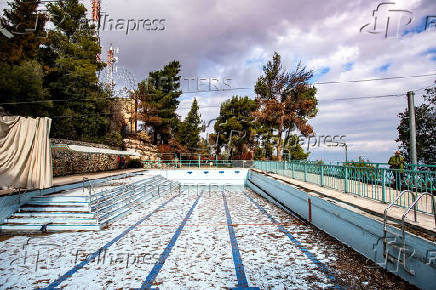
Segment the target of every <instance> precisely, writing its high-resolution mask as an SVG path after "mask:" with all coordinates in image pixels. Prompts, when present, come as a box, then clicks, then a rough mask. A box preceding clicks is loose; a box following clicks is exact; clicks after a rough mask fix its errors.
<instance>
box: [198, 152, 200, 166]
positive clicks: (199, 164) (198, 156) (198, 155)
mask: <svg viewBox="0 0 436 290" xmlns="http://www.w3.org/2000/svg"><path fill="white" fill-rule="evenodd" d="M200 167H201V165H200V154H198V168H200Z"/></svg>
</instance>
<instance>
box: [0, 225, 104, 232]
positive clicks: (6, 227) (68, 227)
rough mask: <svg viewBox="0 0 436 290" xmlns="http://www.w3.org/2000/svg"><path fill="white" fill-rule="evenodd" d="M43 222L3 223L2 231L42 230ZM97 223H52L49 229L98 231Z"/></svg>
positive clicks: (0, 226) (0, 228)
mask: <svg viewBox="0 0 436 290" xmlns="http://www.w3.org/2000/svg"><path fill="white" fill-rule="evenodd" d="M42 226H43V224H2V225H0V230H1V231H41V227H42ZM98 230H100V226H99V225H97V224H50V225H47V231H49V232H50V231H98Z"/></svg>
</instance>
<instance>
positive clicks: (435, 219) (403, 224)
mask: <svg viewBox="0 0 436 290" xmlns="http://www.w3.org/2000/svg"><path fill="white" fill-rule="evenodd" d="M424 195H428V196H430V198H431V207H432V212H433V218H434V222H435V228H436V209H435V202H434V196H433V195H432V194H431V193H429V192H423V193H421V194H420V195H419V196H418V198H417V199H416V200H415V201H414V202H413V203H412V205H411V206H409V208H408V209H407V210H406V212H405V213H404V214H403V217H402V219H401V221H402V226H401V228H402V231H403V239H404V230H405V227H406V226H405V219H406V216H407V214H408V213H409V212H410V210H411V209H412V207H414V208H415V215H416V204H417V203H418V201H419V200H420V199H421V198H422V197H423V196H424ZM415 222H416V216H415Z"/></svg>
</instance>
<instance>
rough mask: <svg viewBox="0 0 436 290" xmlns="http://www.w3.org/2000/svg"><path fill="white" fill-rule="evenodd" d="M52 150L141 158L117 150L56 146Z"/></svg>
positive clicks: (134, 153) (132, 153)
mask: <svg viewBox="0 0 436 290" xmlns="http://www.w3.org/2000/svg"><path fill="white" fill-rule="evenodd" d="M53 149H58V150H59V149H65V150H70V151H75V152H81V153H99V154H111V155H127V156H141V154H139V153H138V152H134V151H119V150H112V149H106V148H97V147H90V146H82V145H66V144H58V145H54V146H53Z"/></svg>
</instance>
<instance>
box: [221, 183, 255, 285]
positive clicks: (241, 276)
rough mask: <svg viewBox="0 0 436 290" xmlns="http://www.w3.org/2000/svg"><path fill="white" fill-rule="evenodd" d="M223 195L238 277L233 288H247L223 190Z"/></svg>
mask: <svg viewBox="0 0 436 290" xmlns="http://www.w3.org/2000/svg"><path fill="white" fill-rule="evenodd" d="M221 194H222V196H223V202H224V208H225V210H226V216H227V229H228V230H229V236H230V243H231V244H232V255H233V263H234V264H235V272H236V278H237V279H238V286H237V288H235V289H241V288H249V287H248V282H247V277H245V270H244V264H243V263H242V258H241V254H240V253H239V247H238V241H237V240H236V235H235V230H234V229H233V226H232V224H233V223H232V217H231V215H230V211H229V207H228V205H227V199H226V195H225V194H224V191H222V192H221Z"/></svg>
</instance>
